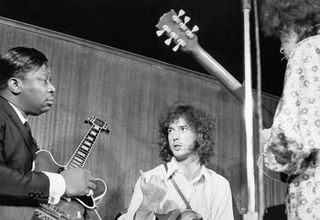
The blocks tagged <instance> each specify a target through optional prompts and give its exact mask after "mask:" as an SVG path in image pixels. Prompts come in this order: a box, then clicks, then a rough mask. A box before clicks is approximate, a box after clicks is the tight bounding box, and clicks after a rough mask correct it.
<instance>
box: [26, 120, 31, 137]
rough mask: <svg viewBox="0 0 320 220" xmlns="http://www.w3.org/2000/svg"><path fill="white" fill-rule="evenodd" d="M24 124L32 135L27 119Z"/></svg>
mask: <svg viewBox="0 0 320 220" xmlns="http://www.w3.org/2000/svg"><path fill="white" fill-rule="evenodd" d="M24 126H25V127H26V128H27V130H28V132H29V134H30V136H32V135H31V129H30V126H29V123H28V122H27V121H26V122H25V123H24Z"/></svg>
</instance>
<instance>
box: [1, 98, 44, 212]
mask: <svg viewBox="0 0 320 220" xmlns="http://www.w3.org/2000/svg"><path fill="white" fill-rule="evenodd" d="M37 150H38V147H37V144H36V143H35V141H34V139H33V138H32V136H31V133H29V131H28V129H27V128H26V127H25V126H24V125H23V124H22V122H21V120H20V119H19V117H18V115H17V113H16V112H15V111H14V109H13V108H12V106H11V105H10V104H9V103H8V101H7V100H5V99H4V98H2V97H0V205H15V206H19V205H23V206H37V205H39V203H43V202H47V201H48V197H49V179H48V177H47V176H46V175H45V174H44V173H41V172H34V171H31V169H32V163H33V160H34V158H35V152H36V151H37Z"/></svg>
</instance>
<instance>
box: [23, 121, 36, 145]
mask: <svg viewBox="0 0 320 220" xmlns="http://www.w3.org/2000/svg"><path fill="white" fill-rule="evenodd" d="M24 126H25V127H26V129H27V130H28V134H29V138H30V141H31V143H33V146H34V150H35V151H37V150H38V144H37V142H36V140H35V139H34V138H33V137H32V134H31V129H30V126H29V123H28V122H27V121H26V122H25V123H24Z"/></svg>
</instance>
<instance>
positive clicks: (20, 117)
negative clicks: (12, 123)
mask: <svg viewBox="0 0 320 220" xmlns="http://www.w3.org/2000/svg"><path fill="white" fill-rule="evenodd" d="M8 103H9V104H10V105H11V106H12V108H13V109H14V111H15V112H16V113H17V115H18V117H19V119H20V120H21V122H22V124H24V123H26V121H28V120H27V118H25V117H23V115H22V113H21V110H20V109H19V108H18V107H17V106H15V105H14V104H13V103H11V102H9V101H8Z"/></svg>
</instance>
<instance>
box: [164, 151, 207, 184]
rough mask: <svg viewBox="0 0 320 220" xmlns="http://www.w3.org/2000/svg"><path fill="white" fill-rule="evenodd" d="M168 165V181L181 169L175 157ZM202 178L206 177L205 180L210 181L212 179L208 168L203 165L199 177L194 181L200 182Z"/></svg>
mask: <svg viewBox="0 0 320 220" xmlns="http://www.w3.org/2000/svg"><path fill="white" fill-rule="evenodd" d="M167 165H168V171H167V173H166V179H169V178H170V177H171V176H172V175H173V174H174V173H176V172H179V167H178V165H177V160H176V158H175V157H172V158H171V161H170V162H169V163H167ZM202 177H204V178H205V179H209V177H210V175H209V173H208V171H207V169H206V167H205V166H203V165H201V170H200V173H199V175H198V176H197V177H196V178H194V180H193V181H195V182H197V181H200V180H201V179H202Z"/></svg>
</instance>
